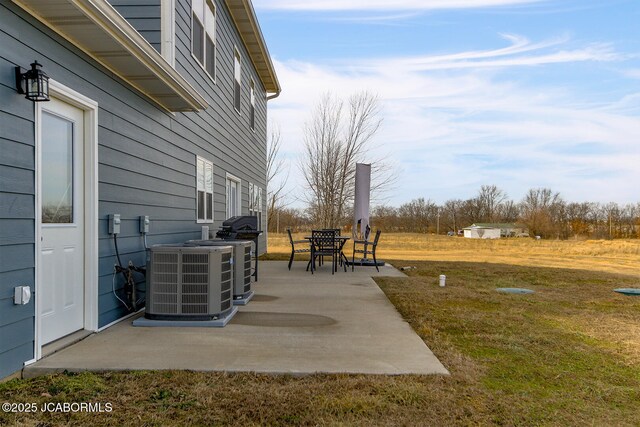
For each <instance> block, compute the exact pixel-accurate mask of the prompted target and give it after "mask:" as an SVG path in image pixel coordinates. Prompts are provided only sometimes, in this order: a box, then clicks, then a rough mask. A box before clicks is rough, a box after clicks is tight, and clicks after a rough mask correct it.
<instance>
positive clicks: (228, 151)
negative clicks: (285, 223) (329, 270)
mask: <svg viewBox="0 0 640 427" xmlns="http://www.w3.org/2000/svg"><path fill="white" fill-rule="evenodd" d="M214 3H215V6H216V73H215V82H214V81H213V79H212V78H211V77H209V76H208V75H207V73H206V72H205V71H204V69H203V68H202V67H201V66H200V65H199V64H198V63H197V61H196V60H195V59H193V57H192V55H191V30H190V28H191V4H190V2H186V1H185V2H176V69H177V70H178V72H180V73H181V74H182V75H183V76H184V77H185V78H187V79H188V80H189V82H190V83H191V84H192V85H193V86H194V87H195V88H196V90H198V91H199V92H200V93H202V94H203V95H206V96H207V101H208V102H209V103H210V105H211V106H210V108H208V109H207V110H206V111H203V112H200V113H199V114H198V120H194V123H193V125H195V126H197V127H200V128H201V129H207V134H208V136H209V137H210V138H211V139H210V144H208V145H207V146H203V147H202V149H203V151H201V152H199V153H198V155H199V156H202V157H204V158H208V159H210V160H212V161H213V164H214V195H215V205H214V218H215V219H216V220H218V219H224V218H225V216H226V200H225V193H226V188H225V185H226V173H227V172H228V173H230V174H232V175H234V176H236V177H238V178H240V179H241V180H242V184H241V185H242V190H241V192H242V195H241V196H242V201H241V205H242V214H243V215H248V213H249V182H252V183H254V184H256V185H258V186H259V187H261V188H262V189H263V190H262V191H263V223H264V221H265V218H266V161H265V159H266V135H267V128H266V127H267V101H266V97H265V91H264V87H263V86H262V83H261V81H260V79H259V78H258V75H257V73H256V72H255V69H254V68H253V66H252V64H251V62H250V59H249V54H248V52H247V50H246V49H245V47H244V45H243V43H242V39H241V38H240V35H239V34H238V32H237V30H236V28H235V25H234V24H233V20H232V18H231V15H230V14H229V10H228V9H227V7H226V4H225V3H224V1H215V2H214ZM234 47H235V48H237V49H238V50H239V52H240V56H241V57H242V64H241V65H242V67H241V68H242V88H241V109H240V114H238V112H237V111H236V110H235V109H234V107H233V82H234V76H233V58H234ZM251 79H253V81H254V83H255V85H256V87H255V92H256V97H255V99H256V103H255V108H256V111H255V130H252V129H251V127H250V124H249V110H250V87H249V82H250V80H251ZM188 126H189V127H191V125H188ZM216 223H217V221H216ZM263 228H265V229H266V227H264V226H263ZM265 244H266V235H263V236H261V238H260V247H261V252H263V251H264V248H265Z"/></svg>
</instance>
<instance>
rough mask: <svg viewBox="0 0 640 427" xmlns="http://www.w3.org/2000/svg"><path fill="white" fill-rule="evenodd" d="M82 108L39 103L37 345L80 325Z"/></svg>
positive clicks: (82, 178)
mask: <svg viewBox="0 0 640 427" xmlns="http://www.w3.org/2000/svg"><path fill="white" fill-rule="evenodd" d="M83 121H84V112H83V111H82V110H80V109H78V108H76V107H74V106H72V105H69V104H67V103H65V102H62V101H60V100H57V99H55V98H51V101H50V102H47V103H46V105H43V106H42V113H41V115H40V123H39V126H38V132H40V135H39V141H40V147H39V149H40V183H39V189H40V202H41V203H40V204H41V220H40V224H39V226H40V236H41V242H40V256H39V270H40V271H39V278H40V283H38V287H37V292H39V293H40V296H39V298H38V301H39V311H40V328H41V329H40V331H41V332H40V334H41V339H40V342H41V344H47V343H49V342H51V341H54V340H56V339H58V338H62V337H64V336H65V335H68V334H70V333H72V332H75V331H78V330H80V329H83V327H84V265H85V263H84V252H85V250H84V249H85V248H84V244H85V243H84V223H83V222H84V200H83V193H84V171H83V164H84V150H83V149H84V128H83Z"/></svg>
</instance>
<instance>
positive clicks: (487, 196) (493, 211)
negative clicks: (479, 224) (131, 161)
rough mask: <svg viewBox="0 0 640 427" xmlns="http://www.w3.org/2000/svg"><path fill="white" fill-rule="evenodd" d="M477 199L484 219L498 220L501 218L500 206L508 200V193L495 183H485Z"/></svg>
mask: <svg viewBox="0 0 640 427" xmlns="http://www.w3.org/2000/svg"><path fill="white" fill-rule="evenodd" d="M476 199H477V202H478V208H479V210H480V217H481V218H482V221H483V222H484V221H486V222H496V221H498V219H499V218H498V215H499V209H500V206H501V204H502V203H503V202H504V201H505V200H507V193H505V192H504V191H502V190H501V189H499V188H498V187H497V186H495V185H483V186H481V187H480V191H479V192H478V196H477V197H476Z"/></svg>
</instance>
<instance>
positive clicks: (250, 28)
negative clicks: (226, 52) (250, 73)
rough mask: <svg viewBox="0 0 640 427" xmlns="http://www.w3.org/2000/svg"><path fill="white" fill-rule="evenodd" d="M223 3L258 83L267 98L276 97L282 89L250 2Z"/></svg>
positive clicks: (235, 0)
mask: <svg viewBox="0 0 640 427" xmlns="http://www.w3.org/2000/svg"><path fill="white" fill-rule="evenodd" d="M225 2H226V4H227V7H228V8H229V11H230V13H231V17H232V19H233V21H234V23H235V25H236V28H237V29H238V32H239V33H240V37H241V38H242V42H243V43H244V46H245V48H246V49H247V51H248V52H249V56H250V57H251V62H252V63H253V65H254V67H255V69H256V72H257V73H258V76H259V77H260V81H261V82H262V84H263V86H264V88H265V90H266V91H267V93H271V94H272V95H271V96H269V98H275V97H277V96H278V95H279V94H280V92H281V90H282V89H281V87H280V82H279V81H278V76H277V75H276V71H275V67H274V66H273V62H271V55H270V54H269V49H268V48H267V44H266V42H265V40H264V37H263V35H262V31H261V30H260V25H259V23H258V19H257V17H256V14H255V11H254V9H253V6H252V4H251V1H250V0H225Z"/></svg>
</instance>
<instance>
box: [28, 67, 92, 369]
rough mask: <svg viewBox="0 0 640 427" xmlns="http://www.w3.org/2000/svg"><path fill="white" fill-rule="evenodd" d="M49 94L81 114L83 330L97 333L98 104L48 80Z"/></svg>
mask: <svg viewBox="0 0 640 427" xmlns="http://www.w3.org/2000/svg"><path fill="white" fill-rule="evenodd" d="M49 93H50V94H51V95H53V96H55V97H56V98H58V99H61V100H62V101H64V102H67V103H69V104H71V105H74V106H75V107H77V108H79V109H81V110H83V111H84V151H85V153H84V162H83V163H84V179H85V186H84V187H85V188H84V248H85V257H84V283H85V285H84V329H85V330H87V331H92V332H95V331H97V330H98V294H99V292H98V258H99V257H98V103H97V102H95V101H94V100H92V99H90V98H87V97H86V96H84V95H82V94H80V93H78V92H76V91H75V90H73V89H71V88H69V87H67V86H64V85H62V84H60V83H58V82H56V81H54V80H49ZM41 117H42V104H41V103H38V102H36V103H35V125H36V126H40V125H41V123H42V120H41ZM35 131H36V132H35V135H36V138H39V137H38V135H41V132H40V130H39V128H37V129H36V130H35ZM41 148H42V143H41V141H39V140H37V141H36V170H35V182H36V191H35V193H36V198H35V199H36V200H35V205H36V206H35V214H36V220H35V236H36V240H35V253H36V256H35V260H34V261H35V302H34V306H35V307H34V310H35V339H34V355H35V359H36V360H37V359H40V358H41V357H42V342H41V341H42V318H41V316H40V305H41V304H42V301H40V298H41V295H42V294H41V292H39V284H40V283H41V282H42V280H43V278H42V277H40V273H39V268H40V265H39V259H38V258H39V256H38V254H40V252H41V248H40V242H41V233H40V225H39V224H40V223H41V221H42V218H41V215H42V200H41V196H40V195H41V194H42V192H41V191H40V171H41V163H42V160H41V152H40V150H41Z"/></svg>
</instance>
